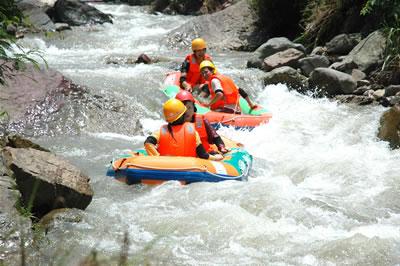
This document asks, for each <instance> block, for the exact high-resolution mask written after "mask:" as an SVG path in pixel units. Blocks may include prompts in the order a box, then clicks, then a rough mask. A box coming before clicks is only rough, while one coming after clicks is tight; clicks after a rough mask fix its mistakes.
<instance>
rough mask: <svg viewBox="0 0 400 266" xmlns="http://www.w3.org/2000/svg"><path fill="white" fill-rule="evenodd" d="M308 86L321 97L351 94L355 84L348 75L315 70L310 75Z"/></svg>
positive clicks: (334, 71)
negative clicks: (318, 92)
mask: <svg viewBox="0 0 400 266" xmlns="http://www.w3.org/2000/svg"><path fill="white" fill-rule="evenodd" d="M309 84H310V86H311V87H313V88H318V89H319V90H320V92H321V94H323V95H327V96H335V95H338V94H352V93H353V92H354V91H355V89H356V88H357V83H356V81H355V80H354V79H353V77H352V76H351V75H349V74H346V73H342V72H340V71H337V70H334V69H330V68H322V67H321V68H316V69H315V70H314V71H313V72H312V73H311V75H310V79H309Z"/></svg>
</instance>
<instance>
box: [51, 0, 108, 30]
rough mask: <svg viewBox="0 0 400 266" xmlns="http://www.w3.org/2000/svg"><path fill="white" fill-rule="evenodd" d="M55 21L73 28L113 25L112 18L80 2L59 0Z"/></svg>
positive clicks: (55, 10)
mask: <svg viewBox="0 0 400 266" xmlns="http://www.w3.org/2000/svg"><path fill="white" fill-rule="evenodd" d="M54 14H55V20H56V21H57V22H64V23H67V24H69V25H73V26H80V25H85V24H98V23H99V24H103V23H112V19H111V16H110V15H108V14H104V13H103V12H101V11H99V10H98V9H96V8H95V7H93V6H90V5H88V4H86V3H82V2H80V1H78V0H57V2H56V3H55V5H54Z"/></svg>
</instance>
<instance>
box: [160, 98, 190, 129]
mask: <svg viewBox="0 0 400 266" xmlns="http://www.w3.org/2000/svg"><path fill="white" fill-rule="evenodd" d="M163 111H164V117H165V120H166V121H167V122H168V123H172V122H175V121H176V120H178V119H179V118H180V117H181V116H182V115H183V114H184V113H185V112H186V106H185V105H184V104H183V103H182V102H181V101H179V100H177V99H174V98H172V99H169V100H168V101H166V102H165V103H164V105H163Z"/></svg>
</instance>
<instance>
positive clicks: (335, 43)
mask: <svg viewBox="0 0 400 266" xmlns="http://www.w3.org/2000/svg"><path fill="white" fill-rule="evenodd" d="M360 41H361V34H359V33H355V34H339V35H337V36H335V37H334V38H333V39H332V40H330V41H329V42H327V43H326V44H325V46H326V51H327V53H328V54H341V55H344V54H348V53H349V52H350V51H351V49H353V48H354V47H355V46H356V45H357V44H358V43H359V42H360Z"/></svg>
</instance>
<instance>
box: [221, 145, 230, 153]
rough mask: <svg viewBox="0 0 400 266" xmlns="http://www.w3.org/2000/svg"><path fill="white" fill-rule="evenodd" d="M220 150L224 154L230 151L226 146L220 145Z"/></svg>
mask: <svg viewBox="0 0 400 266" xmlns="http://www.w3.org/2000/svg"><path fill="white" fill-rule="evenodd" d="M219 151H220V152H222V153H223V154H225V153H228V152H229V150H227V149H226V148H225V147H224V146H221V147H219Z"/></svg>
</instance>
